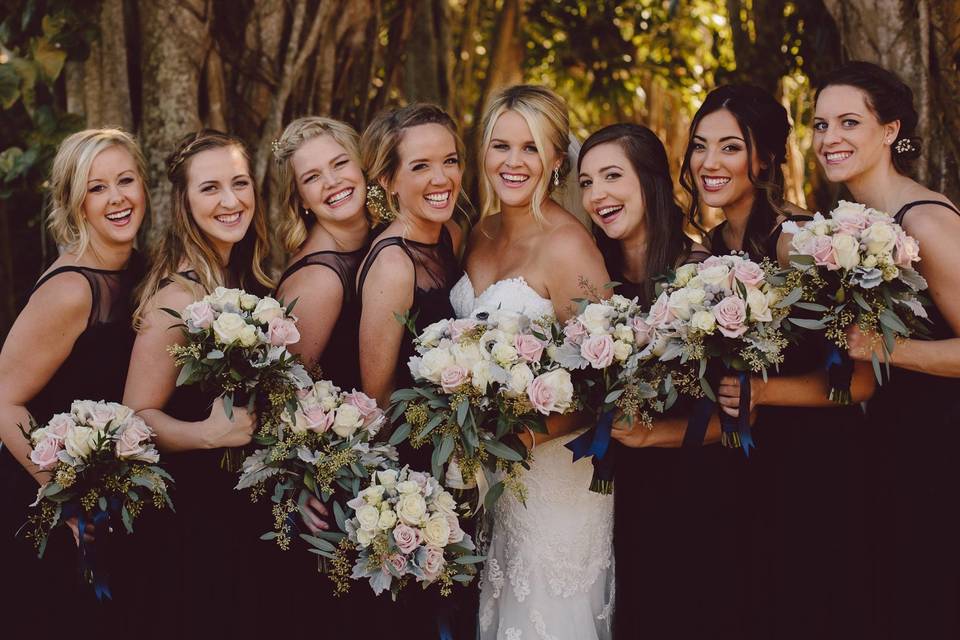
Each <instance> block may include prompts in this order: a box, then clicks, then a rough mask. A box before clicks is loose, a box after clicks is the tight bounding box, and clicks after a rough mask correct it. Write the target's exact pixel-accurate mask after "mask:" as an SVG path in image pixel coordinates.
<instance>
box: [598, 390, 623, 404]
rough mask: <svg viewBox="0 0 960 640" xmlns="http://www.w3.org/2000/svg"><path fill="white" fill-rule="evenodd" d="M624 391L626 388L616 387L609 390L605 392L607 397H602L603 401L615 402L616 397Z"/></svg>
mask: <svg viewBox="0 0 960 640" xmlns="http://www.w3.org/2000/svg"><path fill="white" fill-rule="evenodd" d="M624 391H626V389H617V390H616V391H611V392H610V393H608V394H607V397H606V398H604V399H603V403H604V404H610V403H611V402H615V401H616V399H617V398H619V397H620V396H622V395H623V392H624Z"/></svg>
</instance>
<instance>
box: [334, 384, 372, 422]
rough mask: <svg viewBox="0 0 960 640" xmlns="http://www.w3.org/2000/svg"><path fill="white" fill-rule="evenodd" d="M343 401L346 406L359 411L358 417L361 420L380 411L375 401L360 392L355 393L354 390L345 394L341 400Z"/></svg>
mask: <svg viewBox="0 0 960 640" xmlns="http://www.w3.org/2000/svg"><path fill="white" fill-rule="evenodd" d="M343 401H344V402H345V403H347V404H350V405H353V406H355V407H356V408H357V409H358V410H359V411H360V416H361V417H363V418H369V417H370V416H371V415H373V414H375V413H377V412H378V411H379V410H380V409H379V407H377V401H376V400H374V399H373V398H371V397H370V396H368V395H367V394H365V393H364V392H362V391H357V390H356V389H354V390H353V391H351V392H350V393H348V394H346V395H345V396H344V398H343Z"/></svg>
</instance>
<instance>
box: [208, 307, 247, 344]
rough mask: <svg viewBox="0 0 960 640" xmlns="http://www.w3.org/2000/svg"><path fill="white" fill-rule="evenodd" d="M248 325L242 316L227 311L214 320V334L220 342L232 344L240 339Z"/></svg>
mask: <svg viewBox="0 0 960 640" xmlns="http://www.w3.org/2000/svg"><path fill="white" fill-rule="evenodd" d="M248 326H249V325H248V324H247V323H246V321H244V319H243V318H242V317H241V316H239V315H237V314H236V313H230V312H229V311H226V312H224V313H221V314H220V317H219V318H217V319H216V320H214V322H213V334H214V336H215V337H216V339H217V342H219V343H220V344H223V345H230V344H233V343H235V342H239V341H240V334H241V332H242V331H243V330H244V329H245V328H247V327H248ZM251 328H252V327H251Z"/></svg>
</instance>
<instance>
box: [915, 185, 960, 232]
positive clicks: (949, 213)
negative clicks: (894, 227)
mask: <svg viewBox="0 0 960 640" xmlns="http://www.w3.org/2000/svg"><path fill="white" fill-rule="evenodd" d="M934 195H935V196H937V197H935V198H930V200H936V201H937V202H942V203H943V204H933V203H930V204H918V205H916V206H915V207H912V208H911V209H910V210H909V212H908V213H907V214H906V215H905V216H904V217H903V228H904V230H905V231H906V232H907V233H909V234H910V235H912V236H915V237H917V239H919V240H922V239H923V238H934V237H936V236H938V235H941V234H948V235H951V236H953V237H954V238H956V237H957V234H958V233H960V214H958V213H957V212H958V211H960V208H958V207H957V206H956V205H955V204H953V203H952V202H950V200H948V199H947V198H946V197H944V196H942V195H940V194H934Z"/></svg>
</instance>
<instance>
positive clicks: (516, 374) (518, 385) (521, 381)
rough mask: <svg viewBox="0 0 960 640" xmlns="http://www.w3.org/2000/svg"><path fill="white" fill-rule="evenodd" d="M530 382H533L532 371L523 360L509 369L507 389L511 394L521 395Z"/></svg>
mask: <svg viewBox="0 0 960 640" xmlns="http://www.w3.org/2000/svg"><path fill="white" fill-rule="evenodd" d="M531 382H533V371H531V370H530V367H529V366H527V364H526V363H525V362H521V363H520V364H515V365H513V367H512V368H511V369H510V382H509V383H508V385H507V389H508V390H509V392H510V393H511V394H514V395H521V394H522V393H523V392H524V391H526V390H527V385H529V384H530V383H531Z"/></svg>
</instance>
